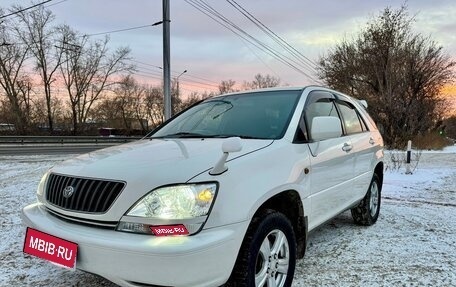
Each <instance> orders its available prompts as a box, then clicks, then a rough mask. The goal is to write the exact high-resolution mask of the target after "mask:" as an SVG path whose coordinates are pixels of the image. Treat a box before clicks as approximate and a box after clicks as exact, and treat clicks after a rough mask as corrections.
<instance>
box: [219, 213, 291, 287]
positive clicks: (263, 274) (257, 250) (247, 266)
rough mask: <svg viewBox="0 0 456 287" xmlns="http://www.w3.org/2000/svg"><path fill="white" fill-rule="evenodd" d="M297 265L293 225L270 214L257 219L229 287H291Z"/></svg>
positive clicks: (277, 215) (249, 230)
mask: <svg viewBox="0 0 456 287" xmlns="http://www.w3.org/2000/svg"><path fill="white" fill-rule="evenodd" d="M295 265H296V239H295V235H294V232H293V227H292V226H291V223H290V221H289V220H288V219H287V218H286V217H285V216H284V215H283V214H281V213H279V212H274V211H268V212H267V213H265V214H263V215H262V216H259V217H255V218H254V219H253V220H252V223H251V224H250V226H249V228H248V230H247V234H246V236H245V238H244V241H243V243H242V246H241V250H240V251H239V254H238V258H237V260H236V264H235V266H234V270H233V272H232V274H231V277H230V279H229V281H228V283H227V284H226V286H236V287H241V286H242V287H253V286H255V287H289V286H291V282H292V281H293V275H294V270H295Z"/></svg>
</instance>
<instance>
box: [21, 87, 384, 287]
mask: <svg viewBox="0 0 456 287" xmlns="http://www.w3.org/2000/svg"><path fill="white" fill-rule="evenodd" d="M365 106H367V104H366V103H365V102H364V101H358V100H355V99H353V98H351V97H349V96H347V95H344V94H341V93H339V92H336V91H333V90H330V89H326V88H321V87H316V86H309V87H304V88H280V89H277V88H274V89H265V90H256V91H248V92H242V93H233V94H228V95H222V96H218V97H214V98H211V99H207V100H205V101H203V102H201V103H198V104H197V105H195V106H193V107H191V108H189V109H187V110H186V111H184V112H182V113H180V114H178V115H176V116H175V117H174V118H173V119H171V120H170V121H168V122H166V123H165V124H163V125H162V126H161V127H159V128H158V129H157V130H155V131H154V132H152V133H151V134H150V135H148V136H147V137H145V138H144V139H142V140H139V141H136V142H133V143H129V144H125V145H121V146H117V147H112V148H108V149H104V150H100V151H97V152H93V153H89V154H86V155H82V156H79V157H77V158H75V159H72V160H69V161H66V162H64V163H63V164H60V165H59V166H56V167H53V168H52V169H51V170H50V171H49V172H48V173H46V174H45V175H44V177H43V179H42V180H41V182H40V185H39V187H38V191H37V197H38V202H37V203H35V204H32V205H29V206H27V207H25V208H24V209H23V212H22V216H23V221H24V223H25V225H26V226H27V227H28V228H27V235H26V240H25V245H24V251H25V252H27V253H30V254H33V255H36V256H39V257H42V258H45V259H47V260H50V261H53V262H56V263H58V264H60V265H64V266H66V267H69V268H78V269H81V270H85V271H88V272H91V273H96V274H99V275H101V276H103V277H105V278H107V279H109V280H111V281H113V282H115V283H117V284H119V285H122V286H150V285H153V286H185V287H188V286H220V285H224V284H226V286H291V284H292V280H293V274H294V270H295V262H296V259H297V258H302V257H303V256H304V252H305V249H306V242H307V239H308V233H309V232H310V231H312V230H313V229H315V228H316V227H317V226H319V225H321V224H323V223H325V222H326V221H328V220H329V219H331V218H333V217H335V216H337V215H338V214H340V213H341V212H343V211H346V210H348V209H351V213H352V215H353V219H354V221H355V222H356V223H357V224H361V225H371V224H373V223H375V221H376V220H377V218H378V215H379V210H380V192H381V187H382V181H383V140H382V137H381V135H380V133H379V132H378V130H377V128H376V126H375V124H374V122H373V120H372V119H371V117H370V116H369V115H368V113H367V112H366V109H365ZM32 231H33V233H32ZM59 240H60V241H59ZM70 243H71V244H72V245H71V246H72V247H67V245H66V244H70ZM51 247H52V249H51ZM69 248H72V249H69ZM51 251H52V252H51ZM60 251H61V252H60ZM64 251H65V252H66V253H65V252H64ZM70 251H71V252H70ZM59 253H60V256H59ZM59 260H60V261H59ZM65 260H66V261H65ZM149 284H150V285H149Z"/></svg>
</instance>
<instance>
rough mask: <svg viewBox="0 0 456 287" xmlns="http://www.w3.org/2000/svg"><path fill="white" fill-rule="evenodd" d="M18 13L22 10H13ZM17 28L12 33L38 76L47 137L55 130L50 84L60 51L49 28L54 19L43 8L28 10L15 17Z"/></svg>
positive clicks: (57, 66)
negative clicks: (42, 94) (15, 33)
mask: <svg viewBox="0 0 456 287" xmlns="http://www.w3.org/2000/svg"><path fill="white" fill-rule="evenodd" d="M13 7H14V9H15V10H17V11H20V10H21V9H22V7H21V6H13ZM18 17H19V20H20V22H19V23H20V25H16V26H15V30H16V32H17V34H18V35H19V38H20V39H21V42H23V43H25V44H26V45H27V46H28V47H29V49H30V51H31V53H32V55H33V58H34V60H35V71H37V72H38V73H39V75H40V78H41V82H42V87H43V90H44V97H45V100H46V101H45V102H46V109H45V110H46V115H47V120H46V122H47V123H48V126H49V131H50V133H52V132H53V129H54V119H53V117H52V100H53V99H52V92H51V91H52V90H51V86H52V83H53V82H54V81H55V80H56V79H55V77H54V74H55V73H56V72H57V71H58V68H59V66H60V62H61V59H62V53H63V49H61V48H59V47H56V45H55V42H56V38H55V36H54V35H55V32H56V28H55V27H52V26H51V25H52V22H53V20H54V18H55V17H54V15H53V14H52V12H51V11H50V10H47V9H46V8H44V7H43V6H39V7H38V8H36V9H33V10H28V11H26V12H21V13H19V14H18Z"/></svg>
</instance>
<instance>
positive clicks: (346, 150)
mask: <svg viewBox="0 0 456 287" xmlns="http://www.w3.org/2000/svg"><path fill="white" fill-rule="evenodd" d="M352 149H353V146H352V145H351V144H348V143H344V146H343V147H342V150H343V151H345V152H349V151H351V150H352Z"/></svg>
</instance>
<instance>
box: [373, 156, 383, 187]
mask: <svg viewBox="0 0 456 287" xmlns="http://www.w3.org/2000/svg"><path fill="white" fill-rule="evenodd" d="M383 168H384V166H383V162H382V161H381V162H379V163H377V165H376V166H375V169H374V173H375V174H377V176H378V179H379V180H380V188H381V187H382V186H383V170H384V169H383Z"/></svg>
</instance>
